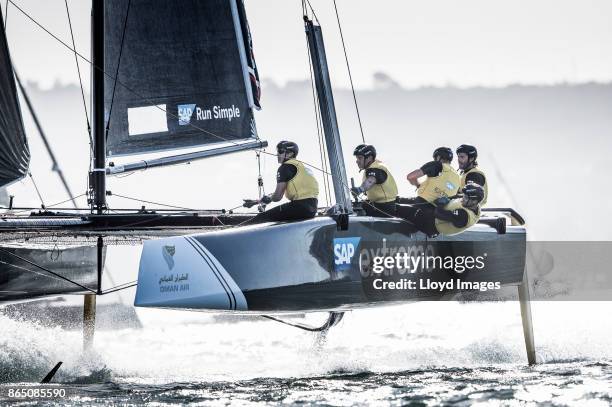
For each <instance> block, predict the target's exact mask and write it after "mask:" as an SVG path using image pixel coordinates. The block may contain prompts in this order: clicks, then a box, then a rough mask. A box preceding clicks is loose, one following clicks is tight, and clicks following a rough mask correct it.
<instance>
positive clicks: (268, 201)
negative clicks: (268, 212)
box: [259, 195, 272, 205]
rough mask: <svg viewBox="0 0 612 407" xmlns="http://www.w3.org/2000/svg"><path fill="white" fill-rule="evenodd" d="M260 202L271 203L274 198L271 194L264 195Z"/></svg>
mask: <svg viewBox="0 0 612 407" xmlns="http://www.w3.org/2000/svg"><path fill="white" fill-rule="evenodd" d="M259 202H261V203H262V204H264V205H267V204H269V203H270V202H272V198H270V195H264V196H262V197H261V199H260V200H259Z"/></svg>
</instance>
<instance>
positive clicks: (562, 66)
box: [0, 0, 612, 88]
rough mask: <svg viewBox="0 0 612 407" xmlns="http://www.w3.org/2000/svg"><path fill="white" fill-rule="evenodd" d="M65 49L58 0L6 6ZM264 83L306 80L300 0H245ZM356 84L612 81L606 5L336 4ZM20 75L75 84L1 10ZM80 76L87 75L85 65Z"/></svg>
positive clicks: (71, 73) (31, 30)
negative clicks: (378, 80) (381, 80)
mask: <svg viewBox="0 0 612 407" xmlns="http://www.w3.org/2000/svg"><path fill="white" fill-rule="evenodd" d="M12 1H13V2H14V3H15V4H17V5H19V6H20V7H21V8H23V9H24V10H25V11H27V12H28V13H30V14H31V15H32V16H33V17H34V18H36V19H37V20H38V21H39V22H40V23H41V24H43V25H45V26H46V27H48V28H49V29H50V30H51V31H52V32H53V33H55V34H56V35H58V36H59V37H60V38H62V39H63V40H65V41H66V42H68V43H70V32H69V28H68V23H67V18H66V9H65V5H64V0H12ZM0 2H1V3H0V4H1V6H2V10H3V13H4V14H6V12H5V11H6V8H5V3H6V2H7V0H0ZM311 2H312V4H313V6H314V8H315V11H316V13H317V15H318V17H319V19H320V21H321V23H322V25H323V30H324V35H325V39H326V43H327V51H328V54H329V59H330V66H331V70H332V80H333V81H334V83H335V84H336V85H338V86H346V85H347V84H348V76H347V73H346V68H345V65H344V57H343V55H342V49H341V46H340V43H339V35H338V27H337V25H336V20H335V15H334V12H333V2H332V1H331V0H311ZM68 4H69V6H70V10H71V14H72V19H73V26H74V30H75V36H76V42H77V49H78V50H79V51H80V52H81V53H83V54H84V55H89V14H90V2H89V1H87V0H69V1H68ZM246 4H247V12H248V14H249V22H250V25H251V29H252V32H253V37H254V45H255V53H256V58H257V63H258V65H259V70H260V74H261V76H262V77H263V78H269V79H273V80H274V81H275V82H277V83H280V84H283V83H285V82H286V81H289V80H302V79H304V78H306V77H307V76H308V65H307V60H306V58H307V54H306V45H305V38H304V37H305V36H304V32H303V25H302V22H301V1H300V0H246ZM337 4H338V8H339V10H340V17H341V20H342V23H343V30H344V35H345V39H346V41H347V47H348V52H349V58H350V61H351V65H352V70H353V78H354V81H355V85H356V86H357V87H359V88H367V87H371V86H372V84H373V80H372V76H373V74H374V73H375V72H378V71H382V72H385V73H387V74H388V75H390V76H391V77H392V78H393V79H394V80H396V81H397V82H399V83H400V84H401V85H403V86H406V87H417V86H427V85H438V86H440V85H446V84H454V85H456V86H474V85H485V86H504V85H506V84H510V83H529V84H536V83H544V84H548V83H559V82H563V81H568V82H584V81H591V80H594V81H611V80H612V53H611V52H610V50H611V49H612V25H611V24H609V21H610V17H611V16H612V2H611V1H608V0H584V1H578V0H503V1H495V0H464V1H457V0H432V1H406V0H378V1H376V2H374V1H371V0H369V1H366V0H337ZM7 31H8V37H9V42H10V44H11V52H12V55H13V59H14V62H15V65H16V67H17V69H18V71H19V72H20V74H21V76H22V77H24V78H25V79H27V80H37V81H39V82H41V83H42V84H43V86H45V87H47V86H50V85H51V84H52V83H53V82H54V81H56V80H60V81H61V82H63V83H67V82H75V83H76V81H77V77H76V73H75V72H76V69H75V66H74V59H73V56H72V55H71V54H70V52H68V51H67V50H66V49H65V48H63V47H62V46H61V45H58V44H57V42H56V41H55V40H53V39H51V38H50V37H49V36H48V35H47V34H45V33H44V32H42V30H41V29H40V28H38V27H36V26H35V25H34V24H33V23H32V22H31V21H29V20H28V19H27V18H26V17H25V16H24V15H23V14H21V13H20V12H19V11H18V10H17V9H16V8H15V7H14V6H12V5H11V4H9V6H8V23H7ZM82 70H83V71H84V72H85V73H87V75H88V69H87V67H86V66H85V65H84V66H83V67H82Z"/></svg>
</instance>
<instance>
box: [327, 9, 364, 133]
mask: <svg viewBox="0 0 612 407" xmlns="http://www.w3.org/2000/svg"><path fill="white" fill-rule="evenodd" d="M334 9H335V10H336V20H337V21H338V30H339V31H340V39H341V40H342V50H343V51H344V59H345V60H346V69H347V70H348V76H349V81H350V82H351V91H352V92H353V101H354V102H355V111H356V112H357V121H358V122H359V130H360V131H361V140H362V141H363V143H364V144H365V142H366V141H365V136H364V134H363V126H362V124H361V115H360V114H359V106H358V104H357V96H356V95H355V86H354V85H353V75H352V74H351V65H350V64H349V60H348V54H347V52H346V45H345V44H344V35H343V34H342V25H341V24H340V15H339V14H338V6H337V5H336V0H334Z"/></svg>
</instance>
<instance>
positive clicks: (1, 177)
mask: <svg viewBox="0 0 612 407" xmlns="http://www.w3.org/2000/svg"><path fill="white" fill-rule="evenodd" d="M0 19H1V21H0V187H2V186H6V185H8V184H11V183H13V182H15V181H17V180H19V179H21V178H23V177H24V176H25V175H26V174H27V173H28V167H29V165H30V149H29V147H28V141H27V139H26V135H25V129H24V125H23V118H22V116H21V108H20V106H19V98H18V97H17V86H16V84H15V76H14V73H13V65H12V63H11V57H10V53H9V49H8V42H7V39H6V32H5V29H4V25H3V23H4V18H3V17H2V10H0Z"/></svg>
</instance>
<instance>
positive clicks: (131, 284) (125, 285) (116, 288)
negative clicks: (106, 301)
mask: <svg viewBox="0 0 612 407" xmlns="http://www.w3.org/2000/svg"><path fill="white" fill-rule="evenodd" d="M137 284H138V280H134V281H130V282H128V283H123V284H119V285H116V286H114V287H111V288H109V289H107V290H104V291H102V294H100V295H105V294H111V293H114V292H117V291H121V290H125V289H126V288H131V287H134V286H135V285H137Z"/></svg>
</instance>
